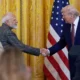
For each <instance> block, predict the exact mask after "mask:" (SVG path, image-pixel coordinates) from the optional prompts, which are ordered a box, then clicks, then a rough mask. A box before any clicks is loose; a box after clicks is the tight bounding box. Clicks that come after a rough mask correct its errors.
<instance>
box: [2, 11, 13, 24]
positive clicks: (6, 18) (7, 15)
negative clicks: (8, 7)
mask: <svg viewBox="0 0 80 80" xmlns="http://www.w3.org/2000/svg"><path fill="white" fill-rule="evenodd" d="M12 15H13V14H12V13H11V12H8V13H7V14H6V15H5V16H4V17H3V18H2V23H5V22H6V21H7V20H9V19H10V18H11V16H12Z"/></svg>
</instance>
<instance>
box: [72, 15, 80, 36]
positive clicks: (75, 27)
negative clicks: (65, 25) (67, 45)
mask: <svg viewBox="0 0 80 80" xmlns="http://www.w3.org/2000/svg"><path fill="white" fill-rule="evenodd" d="M78 22H79V16H78V17H77V18H76V19H75V21H74V22H73V24H74V36H75V35H76V31H77V27H78ZM71 31H72V24H71Z"/></svg>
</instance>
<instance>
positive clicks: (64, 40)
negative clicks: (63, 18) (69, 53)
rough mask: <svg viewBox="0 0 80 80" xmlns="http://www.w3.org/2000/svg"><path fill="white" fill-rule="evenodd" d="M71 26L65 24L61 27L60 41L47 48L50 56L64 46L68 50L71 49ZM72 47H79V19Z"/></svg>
mask: <svg viewBox="0 0 80 80" xmlns="http://www.w3.org/2000/svg"><path fill="white" fill-rule="evenodd" d="M70 31H71V24H65V25H64V27H63V33H62V35H61V38H60V40H59V41H58V42H57V43H56V44H55V45H54V46H52V47H50V48H49V50H50V55H53V54H54V53H56V52H57V51H59V50H61V49H62V48H64V47H65V46H66V45H67V47H68V50H70V48H71V47H72V41H71V32H70ZM74 45H80V17H79V23H78V26H77V31H76V35H75V41H74Z"/></svg>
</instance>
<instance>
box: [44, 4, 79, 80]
mask: <svg viewBox="0 0 80 80" xmlns="http://www.w3.org/2000/svg"><path fill="white" fill-rule="evenodd" d="M61 12H62V15H63V19H64V20H65V22H66V24H65V25H64V27H63V32H62V35H61V38H60V40H59V41H58V42H57V43H56V44H55V45H54V46H52V47H50V48H49V49H44V51H43V52H44V53H45V54H46V56H47V55H53V54H55V53H56V52H57V51H59V50H61V49H62V48H64V47H65V46H66V45H67V47H68V51H69V50H70V48H71V47H72V46H73V45H80V17H79V12H78V11H77V10H76V9H75V8H74V7H73V6H70V5H68V6H66V7H64V8H62V10H61ZM75 59H76V60H75ZM75 59H74V58H72V56H70V55H69V63H70V72H71V80H80V77H79V76H80V70H79V68H80V57H79V56H77V57H76V58H75ZM76 73H77V74H76ZM78 74H79V75H78Z"/></svg>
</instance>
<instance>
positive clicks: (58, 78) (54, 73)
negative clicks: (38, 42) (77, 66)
mask: <svg viewBox="0 0 80 80" xmlns="http://www.w3.org/2000/svg"><path fill="white" fill-rule="evenodd" d="M45 61H47V63H45V66H46V68H48V71H49V72H50V73H51V74H52V76H53V77H54V78H55V79H57V80H61V78H60V76H59V74H58V72H57V71H56V69H55V68H54V67H53V65H52V64H51V63H50V61H49V60H48V58H45ZM49 77H50V76H49Z"/></svg>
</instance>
